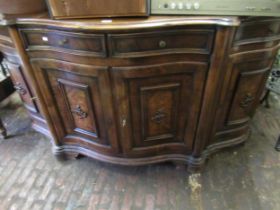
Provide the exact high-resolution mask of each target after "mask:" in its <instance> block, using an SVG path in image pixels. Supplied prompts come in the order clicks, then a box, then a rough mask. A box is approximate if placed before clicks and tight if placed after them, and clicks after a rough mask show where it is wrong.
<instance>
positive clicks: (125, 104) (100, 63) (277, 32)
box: [9, 17, 280, 169]
mask: <svg viewBox="0 0 280 210" xmlns="http://www.w3.org/2000/svg"><path fill="white" fill-rule="evenodd" d="M9 27H12V26H9ZM13 27H15V28H16V32H14V33H15V34H14V36H13V37H14V38H17V39H18V40H17V41H18V42H19V46H18V49H22V51H21V53H22V56H25V57H24V58H25V68H27V70H26V72H27V73H28V77H30V78H31V79H32V81H33V83H32V85H31V86H32V88H33V89H34V92H35V93H37V95H38V101H37V103H39V105H40V106H39V107H41V108H40V109H41V110H43V114H44V119H45V120H46V123H47V124H48V129H49V133H48V136H50V138H51V140H52V143H53V151H54V153H55V154H56V155H58V156H77V155H79V154H81V155H86V156H89V157H92V158H95V159H98V160H101V161H105V162H110V163H114V164H121V165H143V164H150V163H157V162H162V161H183V162H185V163H188V165H189V166H190V168H192V169H196V168H200V167H201V166H202V165H203V164H204V162H205V159H206V158H207V157H208V156H209V155H210V154H211V153H213V152H214V151H216V150H219V149H222V148H226V147H229V146H234V145H237V144H240V143H243V142H244V141H245V140H246V139H247V138H248V136H249V130H250V129H249V122H250V119H251V117H252V116H253V114H254V111H255V109H256V108H257V106H258V103H259V98H260V96H261V94H262V91H263V87H264V84H265V81H266V78H267V75H268V73H269V70H270V69H271V67H272V64H273V61H274V58H275V56H276V52H277V50H278V48H279V40H280V20H279V19H277V18H243V19H240V18H237V17H236V18H234V17H231V18H227V17H150V18H147V19H114V20H113V21H112V22H108V21H105V22H103V21H102V20H100V19H95V20H87V21H86V20H85V21H82V20H79V21H78V20H77V21H75V20H73V21H59V20H50V19H48V18H29V19H27V18H19V19H18V20H17V22H16V26H13ZM11 68H12V69H14V70H13V72H14V73H13V72H12V74H13V75H14V78H15V80H16V81H15V84H21V85H22V86H23V87H25V86H24V85H25V84H24V83H23V81H22V80H21V78H20V77H17V76H16V75H17V74H18V73H20V72H21V71H20V67H19V66H17V65H14V64H11ZM27 83H28V82H27ZM18 86H19V85H18ZM18 89H20V87H19V88H18ZM23 98H24V100H25V101H26V105H27V108H28V109H30V110H31V111H32V112H34V111H36V110H37V111H39V110H40V109H38V107H37V105H36V104H34V102H33V101H32V100H30V99H28V98H30V96H29V95H28V94H27V93H25V94H24V95H23Z"/></svg>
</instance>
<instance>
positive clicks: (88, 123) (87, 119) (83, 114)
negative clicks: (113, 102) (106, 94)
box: [58, 79, 98, 138]
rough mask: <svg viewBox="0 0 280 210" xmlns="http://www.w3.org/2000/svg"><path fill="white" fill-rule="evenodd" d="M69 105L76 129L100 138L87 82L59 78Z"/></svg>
mask: <svg viewBox="0 0 280 210" xmlns="http://www.w3.org/2000/svg"><path fill="white" fill-rule="evenodd" d="M58 83H59V85H60V89H61V91H62V93H63V97H64V100H65V103H66V104H67V107H68V109H69V111H70V112H71V115H72V120H73V124H74V127H75V128H74V130H75V131H76V132H79V133H83V134H87V135H90V136H92V137H95V138H98V134H97V133H98V132H97V123H96V116H95V113H94V107H93V103H92V101H91V100H90V87H89V85H87V84H81V83H77V82H72V81H67V80H64V79H58Z"/></svg>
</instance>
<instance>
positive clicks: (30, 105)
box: [6, 62, 38, 113]
mask: <svg viewBox="0 0 280 210" xmlns="http://www.w3.org/2000/svg"><path fill="white" fill-rule="evenodd" d="M6 64H7V66H8V69H9V71H10V73H11V78H12V80H13V83H14V88H15V90H16V91H17V92H18V93H19V95H20V97H21V99H22V100H23V101H24V105H25V107H26V108H27V109H28V110H29V111H32V112H35V113H38V108H37V106H36V104H35V101H34V100H33V99H32V94H31V91H30V89H29V87H28V86H27V83H26V80H25V77H24V74H23V72H22V69H21V67H20V66H19V65H16V64H12V63H8V62H6Z"/></svg>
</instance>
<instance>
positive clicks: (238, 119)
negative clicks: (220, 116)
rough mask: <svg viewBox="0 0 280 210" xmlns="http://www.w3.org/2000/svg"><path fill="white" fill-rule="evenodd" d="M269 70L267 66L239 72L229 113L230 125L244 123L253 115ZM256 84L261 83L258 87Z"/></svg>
mask: <svg viewBox="0 0 280 210" xmlns="http://www.w3.org/2000/svg"><path fill="white" fill-rule="evenodd" d="M237 69H238V68H237ZM237 69H236V70H237ZM237 71H238V70H237ZM268 71H269V68H265V69H260V70H255V71H246V72H240V73H239V75H238V78H237V80H236V81H235V87H234V89H235V90H234V95H233V98H232V103H231V108H230V111H229V113H228V119H227V124H228V125H235V124H240V123H244V122H247V121H249V119H250V117H252V114H253V111H254V110H255V109H254V107H255V106H256V105H257V103H259V100H260V95H261V93H262V90H263V84H264V83H265V80H266V78H267V77H266V75H267V74H268ZM256 84H259V87H258V88H256Z"/></svg>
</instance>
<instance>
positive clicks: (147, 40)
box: [109, 29, 215, 57]
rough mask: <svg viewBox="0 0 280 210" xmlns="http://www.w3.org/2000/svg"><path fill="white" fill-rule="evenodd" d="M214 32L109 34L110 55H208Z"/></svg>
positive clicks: (212, 30)
mask: <svg viewBox="0 0 280 210" xmlns="http://www.w3.org/2000/svg"><path fill="white" fill-rule="evenodd" d="M214 32H215V30H214V29H202V30H200V29H186V30H169V31H157V32H146V33H133V34H110V35H109V49H110V55H111V56H113V57H144V56H151V55H159V54H171V53H195V54H197V53H198V54H210V53H211V49H212V44H213V39H214Z"/></svg>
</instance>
